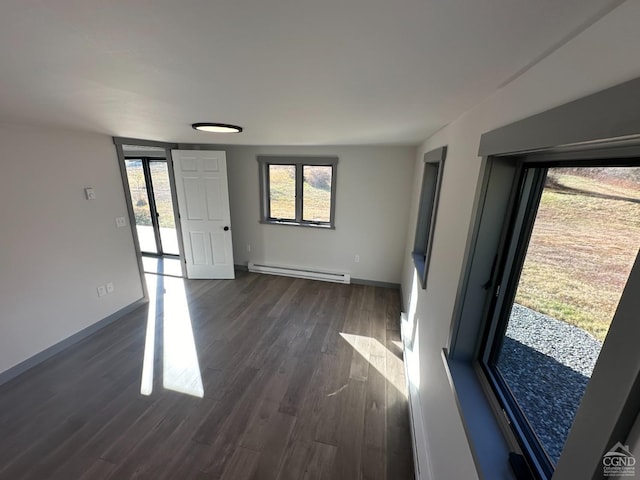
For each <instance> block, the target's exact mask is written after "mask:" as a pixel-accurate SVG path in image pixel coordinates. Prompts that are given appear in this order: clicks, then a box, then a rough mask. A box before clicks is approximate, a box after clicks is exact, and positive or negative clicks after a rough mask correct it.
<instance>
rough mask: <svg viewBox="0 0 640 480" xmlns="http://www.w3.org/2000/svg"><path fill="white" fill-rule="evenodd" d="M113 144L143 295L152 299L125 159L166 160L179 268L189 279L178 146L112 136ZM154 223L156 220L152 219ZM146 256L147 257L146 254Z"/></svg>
mask: <svg viewBox="0 0 640 480" xmlns="http://www.w3.org/2000/svg"><path fill="white" fill-rule="evenodd" d="M113 143H114V145H115V148H116V155H117V160H118V167H119V168H120V177H121V180H122V188H123V194H124V198H125V202H126V204H127V212H128V214H129V226H130V227H131V228H130V230H131V236H132V238H133V246H134V249H135V252H136V260H137V261H138V271H139V273H140V283H141V284H142V292H143V295H144V298H146V299H148V298H149V292H148V291H147V282H146V279H145V271H144V265H143V264H142V255H143V254H142V252H141V251H140V239H139V238H138V232H137V230H136V228H135V226H136V220H135V214H134V212H133V202H132V200H131V193H130V191H129V180H128V177H127V167H126V163H125V161H126V160H127V158H126V157H128V156H129V157H131V156H133V155H135V156H137V157H138V158H142V157H149V158H152V157H156V158H163V159H166V161H167V171H168V174H169V186H170V188H171V199H172V203H173V215H174V219H175V224H176V234H177V235H178V251H179V252H180V255H179V258H180V268H181V270H182V276H183V277H184V278H186V276H187V271H186V265H185V256H184V245H183V243H182V227H181V225H180V213H179V212H178V203H177V202H178V200H177V199H178V197H177V191H176V182H175V176H174V173H173V157H172V156H171V150H172V149H175V148H177V144H175V143H166V142H156V141H153V140H142V139H136V138H126V137H113ZM129 146H131V147H135V148H136V150H135V153H133V152H131V153H130V152H127V153H125V147H129ZM152 221H153V219H152ZM145 255H146V254H145Z"/></svg>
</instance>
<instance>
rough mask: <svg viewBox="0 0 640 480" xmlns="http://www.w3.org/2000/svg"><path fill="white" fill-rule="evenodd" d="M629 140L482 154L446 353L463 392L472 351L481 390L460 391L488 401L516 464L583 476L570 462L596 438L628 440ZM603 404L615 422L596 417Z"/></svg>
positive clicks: (631, 308)
mask: <svg viewBox="0 0 640 480" xmlns="http://www.w3.org/2000/svg"><path fill="white" fill-rule="evenodd" d="M620 152H624V153H620V154H619V155H618V154H617V151H616V150H615V149H613V147H610V148H609V149H601V150H599V149H596V148H591V149H587V150H585V151H584V152H582V154H578V153H576V152H570V153H566V154H563V153H557V152H554V153H538V154H536V153H531V154H527V155H513V156H505V157H494V158H490V159H489V160H488V161H487V164H486V171H485V173H486V177H485V179H484V180H483V187H482V188H483V190H484V193H483V194H481V196H480V197H479V208H480V210H479V212H478V217H477V222H478V223H477V225H476V227H475V234H474V235H475V239H474V242H475V244H474V246H473V247H472V248H471V252H472V253H471V256H470V258H469V259H468V260H467V263H468V267H467V268H468V276H467V279H466V285H465V286H464V287H463V289H462V291H463V294H462V296H461V298H460V299H459V305H458V306H457V307H456V308H459V309H460V310H459V315H460V319H459V321H458V322H457V324H456V325H455V326H454V333H453V334H452V341H451V351H450V352H448V357H449V359H450V360H451V361H450V364H449V366H450V370H451V374H452V379H453V383H454V385H455V388H458V389H459V391H458V395H465V396H467V395H468V392H469V391H470V390H466V391H465V392H464V393H462V394H461V393H460V392H463V390H464V389H465V388H466V387H463V386H462V384H463V382H462V381H460V379H461V378H462V376H463V374H462V373H461V371H462V367H461V366H462V365H465V367H464V368H468V367H467V366H470V367H471V368H470V370H468V371H471V372H474V373H473V375H474V376H475V377H476V378H477V381H478V382H479V385H480V387H481V388H480V389H479V391H480V392H481V395H483V396H486V400H482V399H480V398H479V397H478V396H476V397H475V398H473V399H471V397H469V398H464V399H463V398H461V399H460V404H461V411H462V415H463V418H464V416H465V411H464V407H463V404H465V402H466V403H467V404H468V403H475V404H476V405H477V404H479V403H481V402H483V401H484V403H486V404H487V405H489V409H490V410H493V413H492V415H493V417H494V418H495V420H494V421H495V422H497V424H501V426H499V430H501V431H502V432H505V433H506V437H505V440H504V444H505V445H506V448H507V449H508V451H509V452H511V456H510V458H511V461H512V466H513V470H514V471H516V470H518V469H522V470H526V471H528V472H529V473H525V474H522V476H520V475H518V474H516V477H515V478H538V479H549V478H551V477H552V476H553V478H554V479H555V478H587V477H584V476H582V475H580V476H579V477H572V476H571V475H572V474H575V472H570V473H566V472H567V468H575V462H578V460H577V459H578V458H580V456H581V455H582V456H586V453H584V452H585V451H586V450H587V449H588V448H589V447H590V444H591V443H597V442H599V443H600V445H597V446H595V445H594V446H593V449H594V454H593V455H594V456H598V457H599V458H600V459H601V458H602V456H603V455H604V454H605V453H606V452H607V451H608V450H607V449H609V448H611V447H612V446H613V445H614V444H616V442H618V441H620V442H621V443H622V444H623V445H625V444H626V443H625V441H626V436H627V435H628V434H629V432H630V428H631V427H630V425H631V424H632V419H634V418H635V416H636V415H637V400H636V399H637V395H639V394H640V384H639V382H640V378H639V377H638V374H637V371H635V370H631V371H629V372H626V373H625V374H622V375H620V369H621V368H622V369H624V370H625V371H626V366H623V365H624V362H625V361H629V362H638V361H639V360H640V355H639V352H638V350H637V346H636V345H635V343H634V341H633V340H632V338H633V336H634V335H637V334H636V333H635V329H637V326H636V323H637V313H636V312H637V301H636V300H635V298H636V297H637V295H638V291H639V288H640V285H639V283H638V282H639V278H640V271H639V270H640V268H639V265H638V263H639V262H640V256H639V254H638V252H639V250H638V249H639V247H640V223H639V222H638V218H640V146H636V147H634V148H630V147H628V146H625V147H620ZM581 155H584V157H583V158H580V157H581ZM605 339H606V341H605ZM465 375H466V374H465ZM468 378H470V376H469V375H467V379H468ZM587 385H589V388H588V389H587ZM587 397H589V398H588V400H586V399H587ZM583 399H585V401H583ZM613 403H615V404H616V405H617V406H616V407H612V406H611V405H612V404H613ZM473 408H476V410H475V412H474V413H473V415H477V412H478V410H477V407H473ZM611 408H614V410H615V411H614V412H609V409H611ZM631 411H633V412H634V413H630V412H631ZM468 412H469V410H467V414H468ZM605 412H606V413H605ZM581 413H582V415H580V414H581ZM602 416H606V417H607V422H608V423H606V427H605V426H604V425H603V423H605V422H600V421H598V422H596V421H594V418H599V419H600V418H601V417H602ZM484 428H485V429H486V424H485V426H484ZM585 432H588V433H585ZM572 435H573V437H572ZM482 436H484V439H482ZM470 437H473V434H472V435H470ZM486 438H487V433H486V430H485V432H483V433H481V434H480V435H478V437H477V439H476V441H481V442H484V443H485V445H483V447H482V448H483V449H484V450H487V449H488V447H487V444H488V443H490V442H488V441H487V440H486ZM594 439H597V440H595V441H594ZM570 440H573V441H572V442H571V441H570ZM627 443H628V442H627ZM567 448H569V452H568V453H566V458H568V460H566V461H565V462H564V466H565V467H566V465H568V464H570V462H574V463H573V464H572V467H566V468H565V469H564V472H562V473H563V474H560V475H556V472H557V469H558V468H559V466H560V464H561V463H562V460H563V457H565V450H566V449H567ZM501 458H503V459H504V458H507V456H506V454H502V456H501ZM498 461H499V460H498ZM503 461H504V460H503ZM479 463H481V462H479ZM516 464H517V465H519V466H517V465H516ZM594 465H595V468H596V469H598V468H600V470H601V469H602V463H601V462H600V463H599V464H597V462H594ZM581 468H582V467H581ZM585 468H586V467H585ZM527 475H530V476H529V477H528V476H527ZM589 478H590V477H589Z"/></svg>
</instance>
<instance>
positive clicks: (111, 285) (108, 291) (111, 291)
mask: <svg viewBox="0 0 640 480" xmlns="http://www.w3.org/2000/svg"><path fill="white" fill-rule="evenodd" d="M114 290H115V289H114V288H113V282H109V283H107V293H113V291H114Z"/></svg>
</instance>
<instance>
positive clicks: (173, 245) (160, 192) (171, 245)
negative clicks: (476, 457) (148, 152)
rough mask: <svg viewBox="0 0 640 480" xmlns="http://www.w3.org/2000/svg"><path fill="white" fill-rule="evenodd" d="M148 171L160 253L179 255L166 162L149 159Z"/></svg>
mask: <svg viewBox="0 0 640 480" xmlns="http://www.w3.org/2000/svg"><path fill="white" fill-rule="evenodd" d="M149 172H150V175H151V184H152V186H153V197H154V201H155V207H156V212H157V219H158V229H159V233H160V241H161V247H162V253H163V254H167V255H179V254H180V251H179V250H178V232H177V230H176V221H175V218H174V215H173V198H172V197H171V186H170V183H169V170H168V165H167V162H164V161H150V162H149Z"/></svg>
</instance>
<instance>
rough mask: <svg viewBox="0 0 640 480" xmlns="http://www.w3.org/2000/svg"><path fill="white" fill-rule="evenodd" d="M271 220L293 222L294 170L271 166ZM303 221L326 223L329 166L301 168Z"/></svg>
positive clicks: (282, 166) (329, 181)
mask: <svg viewBox="0 0 640 480" xmlns="http://www.w3.org/2000/svg"><path fill="white" fill-rule="evenodd" d="M269 181H270V193H271V198H270V210H271V217H272V218H282V219H289V220H295V218H296V204H295V202H296V200H295V191H296V190H295V167H294V166H292V165H270V166H269ZM302 192H303V204H302V205H303V210H302V219H303V220H309V221H316V222H329V221H330V215H331V167H324V166H318V167H310V166H305V167H304V182H303V184H302Z"/></svg>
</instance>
